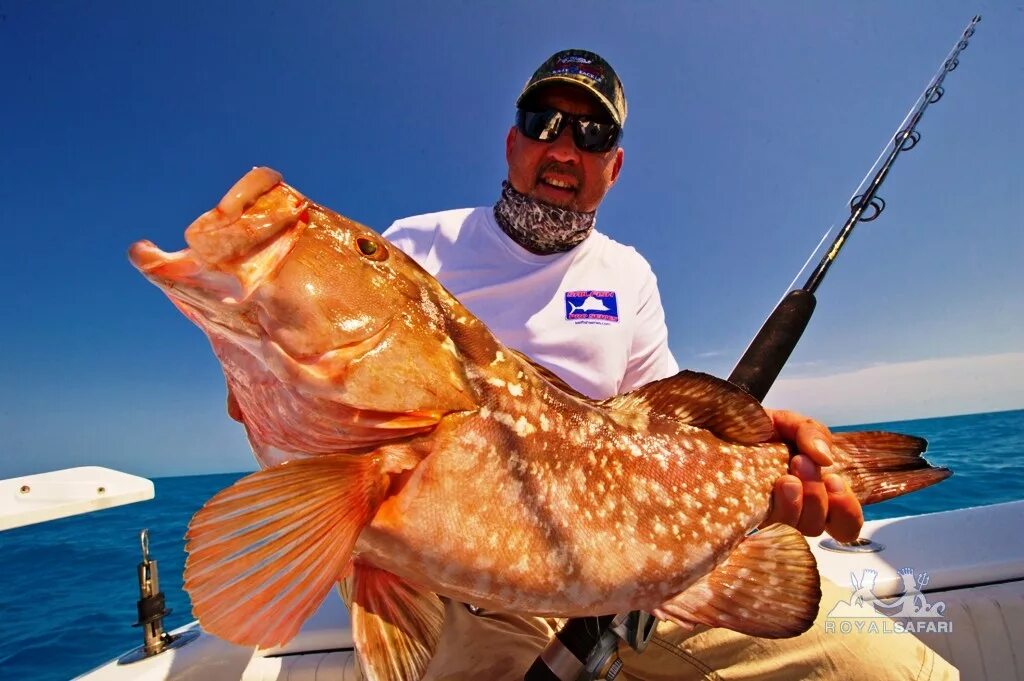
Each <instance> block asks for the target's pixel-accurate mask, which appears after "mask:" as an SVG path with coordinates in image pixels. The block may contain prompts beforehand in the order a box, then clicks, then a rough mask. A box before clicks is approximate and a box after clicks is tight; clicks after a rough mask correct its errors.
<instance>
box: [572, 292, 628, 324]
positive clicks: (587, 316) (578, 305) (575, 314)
mask: <svg viewBox="0 0 1024 681" xmlns="http://www.w3.org/2000/svg"><path fill="white" fill-rule="evenodd" d="M565 318H566V319H568V320H570V321H596V322H617V321H619V306H618V304H617V303H616V301H615V291H566V292H565Z"/></svg>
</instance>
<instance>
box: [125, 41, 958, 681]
mask: <svg viewBox="0 0 1024 681" xmlns="http://www.w3.org/2000/svg"><path fill="white" fill-rule="evenodd" d="M625 118H626V100H625V95H624V94H623V90H622V86H621V83H620V81H619V79H618V77H617V76H616V74H615V72H614V71H613V70H612V68H611V66H609V65H608V63H607V62H605V61H604V60H603V59H601V58H600V57H598V56H597V55H595V54H593V53H590V52H584V51H581V50H571V51H565V52H560V53H558V54H556V55H554V56H553V57H552V58H551V59H549V60H548V61H547V62H545V63H544V64H543V65H542V66H541V67H540V69H538V71H537V72H536V73H535V74H534V75H533V77H532V78H531V79H530V80H529V81H528V83H527V85H526V87H525V89H524V90H523V93H522V95H521V96H520V98H519V100H518V102H517V115H516V124H515V125H514V126H513V127H512V128H511V129H510V130H509V133H508V137H507V139H506V154H507V159H508V168H509V171H508V179H507V182H505V184H504V185H503V188H502V192H501V197H500V199H499V200H498V202H497V204H495V205H494V206H493V207H491V206H488V207H483V208H475V209H465V210H454V211H447V212H442V213H434V214H431V215H422V216H417V217H413V218H407V219H404V220H399V221H398V222H396V223H395V224H394V225H392V227H391V228H390V229H389V230H388V232H387V236H388V238H389V239H390V241H388V240H387V239H384V238H382V237H381V235H379V234H377V233H376V232H374V231H373V230H371V229H370V228H368V227H365V226H363V225H360V224H358V223H356V222H354V221H353V220H350V219H348V218H345V217H344V216H342V215H339V214H338V213H336V212H334V211H332V210H330V209H329V208H326V207H324V206H321V205H318V204H316V203H315V202H313V201H311V200H310V199H308V198H307V197H305V196H304V195H302V194H301V193H300V192H298V191H297V190H296V189H295V188H293V187H291V186H289V185H288V184H286V183H285V182H284V181H283V178H282V177H281V175H280V174H279V173H277V172H275V171H273V170H271V169H269V168H254V169H253V170H251V171H250V172H248V173H247V174H246V175H245V176H244V177H243V178H242V179H241V180H239V181H238V182H237V183H236V184H235V185H234V186H233V187H232V188H231V189H230V190H229V191H228V193H227V194H226V195H225V196H224V198H222V199H221V201H220V202H219V203H218V204H217V206H216V207H215V208H214V209H212V210H210V211H208V212H206V213H204V214H203V215H202V216H200V217H199V218H198V219H197V220H195V221H194V222H193V223H192V224H191V226H189V227H188V229H186V231H185V240H186V242H187V243H188V248H185V249H183V250H181V251H177V252H173V253H170V252H166V251H162V250H161V249H159V248H158V247H157V246H156V245H154V244H153V243H151V242H148V241H139V242H137V243H135V244H134V245H133V246H132V247H131V250H130V251H129V257H130V258H131V260H132V262H133V264H134V265H135V266H136V267H137V268H138V269H139V271H140V272H141V273H142V274H143V275H144V276H145V277H146V278H147V279H149V280H150V281H151V282H152V283H154V284H155V285H157V286H158V287H160V289H161V290H163V292H164V293H165V294H166V295H167V296H168V297H169V298H170V299H171V300H172V302H173V303H174V305H175V306H176V307H177V308H178V309H179V310H180V311H181V312H182V313H183V314H184V315H185V316H186V317H187V318H188V319H190V320H191V321H192V322H194V323H195V324H197V325H198V326H199V327H200V328H201V329H203V331H204V332H205V333H206V335H207V337H208V338H209V340H210V344H211V346H212V349H213V351H214V353H215V355H216V357H217V359H218V360H219V362H220V364H221V367H222V369H223V371H224V375H225V377H226V379H227V384H228V389H229V400H228V405H229V406H228V410H229V413H230V414H231V415H232V416H233V417H234V418H236V419H238V420H240V421H241V422H242V423H243V425H244V426H245V430H246V434H247V436H248V438H249V441H250V443H251V444H252V448H253V452H254V454H255V455H256V458H257V459H258V460H259V462H260V465H261V468H262V470H260V471H258V472H255V473H252V474H251V475H247V476H245V477H244V478H242V479H240V480H238V481H237V482H235V483H234V484H232V485H231V486H230V487H228V488H226V489H224V490H222V491H221V492H219V493H218V494H217V495H215V496H214V497H213V498H212V499H210V500H209V501H208V502H207V503H206V504H205V505H204V506H203V508H202V509H200V510H199V511H198V512H197V513H196V514H195V516H194V517H193V519H192V521H191V523H190V524H189V529H188V533H187V535H186V539H187V544H186V551H187V552H188V559H187V561H186V563H185V574H184V587H185V589H186V591H188V593H189V596H190V597H191V599H192V607H193V612H194V614H195V616H196V618H197V619H198V620H199V623H200V625H201V626H202V627H203V629H204V630H205V631H206V632H209V633H210V634H213V635H215V636H218V637H220V638H223V639H225V640H227V641H231V642H233V643H236V644H239V645H245V646H260V647H262V648H270V647H273V646H279V645H282V644H284V643H286V642H287V641H289V640H291V639H292V638H294V637H295V636H296V635H297V633H298V632H299V630H300V628H301V626H302V624H303V622H305V621H306V620H307V619H308V618H309V617H310V616H311V615H312V614H313V613H314V612H315V611H316V609H317V607H318V606H319V604H320V603H322V602H323V600H324V599H325V598H327V597H328V596H329V595H330V593H331V591H332V590H333V589H334V588H335V585H336V584H338V583H339V582H343V584H344V590H345V591H346V592H347V593H346V600H347V601H348V602H349V605H350V610H351V622H352V636H353V641H354V644H355V648H356V651H357V653H358V658H359V661H360V667H361V669H362V671H363V673H364V674H365V676H366V677H367V678H369V679H371V680H373V681H378V680H384V681H418V679H421V678H426V679H509V680H513V679H520V678H522V677H523V675H524V673H525V672H526V671H527V669H528V668H529V667H530V665H531V663H532V662H533V661H534V659H535V658H536V657H537V655H538V653H540V652H541V650H543V649H544V647H545V645H546V644H547V643H548V642H549V640H550V639H551V637H552V635H553V634H554V632H555V629H556V627H557V626H558V624H559V623H558V621H557V620H555V619H552V618H554V617H571V618H579V617H593V616H598V615H607V614H608V613H625V612H630V611H645V612H650V613H652V614H653V615H654V616H656V617H657V618H658V619H659V620H662V622H661V623H660V624H659V625H658V629H657V632H656V635H655V637H654V638H653V640H652V642H651V644H650V645H649V646H648V647H647V649H646V651H645V652H644V653H643V654H640V655H637V654H635V653H633V652H632V650H631V649H630V648H628V647H627V646H620V648H621V650H620V653H621V656H622V660H623V661H624V664H625V667H624V673H625V674H626V678H634V679H651V680H655V681H657V680H661V679H687V678H692V679H709V678H748V679H809V678H818V679H825V678H842V679H880V678H884V679H910V678H913V679H940V678H941V679H949V678H956V677H957V675H956V672H955V670H953V669H952V668H951V667H949V666H948V665H947V664H946V663H945V662H944V661H943V660H942V659H941V658H939V657H937V656H936V655H935V654H934V653H933V652H932V651H931V650H929V649H928V648H926V647H924V646H923V645H921V644H920V642H918V640H917V639H916V638H913V637H912V636H910V635H886V634H881V635H879V634H870V633H867V632H863V631H861V630H860V629H854V630H853V631H851V632H850V633H848V634H847V633H844V634H841V635H838V634H835V633H832V634H828V633H826V630H825V628H824V626H823V622H822V620H823V619H824V618H825V617H826V615H825V613H827V612H828V606H829V604H830V603H835V602H838V601H845V600H847V598H848V596H849V594H848V593H846V592H844V591H843V590H841V589H839V588H838V587H836V586H835V585H832V584H829V583H822V580H821V578H820V575H819V573H818V570H817V567H816V564H815V561H814V557H813V554H812V553H811V551H810V548H809V547H808V544H807V541H806V539H805V538H804V535H814V536H816V535H818V534H820V533H821V532H822V531H825V530H827V531H828V532H830V533H831V534H833V535H834V536H835V537H837V538H839V539H852V538H853V537H855V536H856V535H857V533H858V531H859V530H860V528H861V526H862V522H863V516H862V511H861V504H870V503H875V502H879V501H884V500H885V499H890V498H893V497H896V496H900V495H902V494H906V493H909V492H913V491H915V490H917V489H922V488H924V487H927V486H930V485H933V484H936V483H938V482H940V481H941V480H943V479H945V478H946V477H948V476H949V475H950V471H949V470H947V469H944V468H936V467H934V466H931V465H930V464H929V463H928V462H927V461H926V460H925V459H923V458H922V457H921V454H922V452H923V451H924V449H925V447H926V444H927V443H926V442H925V441H924V440H921V439H920V438H916V437H912V436H908V435H901V434H898V433H886V432H855V433H836V434H830V433H829V431H828V429H827V428H825V427H824V426H822V425H821V424H819V423H817V422H814V421H812V420H809V419H806V418H804V417H802V416H800V415H798V414H794V413H791V412H773V413H770V414H769V413H768V412H766V411H765V410H764V408H763V407H762V406H761V405H760V403H759V402H758V401H757V400H756V399H755V398H754V397H752V396H751V395H750V394H748V393H746V392H744V391H743V390H741V389H739V388H737V387H736V386H735V385H733V384H731V383H729V382H727V381H723V380H721V379H719V378H716V377H714V376H709V375H706V374H700V373H696V372H692V371H678V367H677V365H676V362H675V359H674V358H673V357H672V354H671V352H670V351H669V347H668V339H667V331H666V326H665V319H664V312H663V310H662V306H661V303H660V298H659V294H658V287H657V283H656V280H655V277H654V275H653V273H652V272H651V269H650V267H649V265H648V264H647V262H646V261H645V260H644V259H643V258H642V257H641V256H640V255H639V254H637V252H636V251H634V250H633V249H631V248H628V247H626V246H623V245H620V244H617V243H615V242H614V241H612V240H611V239H609V238H608V237H607V236H604V235H603V234H601V233H600V232H597V231H595V230H594V217H595V214H596V211H597V208H598V206H599V204H600V203H601V201H602V199H603V198H604V196H605V194H606V193H607V191H608V190H609V189H610V188H611V186H612V185H613V184H614V183H615V181H616V179H617V178H618V175H619V172H620V171H621V169H622V162H623V156H624V154H623V151H622V149H621V147H620V145H619V142H620V139H621V131H622V124H623V123H624V122H625ZM396 246H397V247H396ZM837 473H841V474H837ZM758 526H759V527H761V528H762V529H761V530H760V531H759V532H757V533H753V534H751V533H750V530H751V529H752V528H754V527H758ZM466 604H472V605H466ZM525 613H531V614H529V615H527V614H525ZM547 616H550V617H547ZM854 632H855V633H854Z"/></svg>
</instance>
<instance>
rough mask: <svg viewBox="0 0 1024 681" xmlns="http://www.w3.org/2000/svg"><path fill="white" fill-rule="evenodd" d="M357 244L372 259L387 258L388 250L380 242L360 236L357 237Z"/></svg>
mask: <svg viewBox="0 0 1024 681" xmlns="http://www.w3.org/2000/svg"><path fill="white" fill-rule="evenodd" d="M356 244H357V245H358V246H359V252H360V253H362V254H363V255H365V256H366V257H367V258H370V259H371V260H386V259H387V257H388V251H387V249H386V248H384V245H383V244H378V243H377V242H376V241H374V240H372V239H367V238H365V237H359V238H358V239H356Z"/></svg>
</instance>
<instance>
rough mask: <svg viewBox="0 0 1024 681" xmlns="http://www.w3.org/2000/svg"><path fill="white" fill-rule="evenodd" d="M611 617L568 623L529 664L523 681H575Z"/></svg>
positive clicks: (580, 618) (577, 618) (585, 618)
mask: <svg viewBox="0 0 1024 681" xmlns="http://www.w3.org/2000/svg"><path fill="white" fill-rule="evenodd" d="M613 619H615V616H614V615H602V616H600V617H576V618H573V619H570V620H568V621H567V622H566V623H565V626H563V627H562V628H561V629H560V630H559V631H558V633H557V634H555V636H553V637H552V639H551V641H549V642H548V646H547V648H545V649H544V651H543V652H541V654H540V655H539V656H538V657H537V659H536V660H534V661H533V665H532V666H531V667H530V669H529V670H528V671H527V672H526V675H525V676H524V677H523V679H524V681H575V679H577V678H578V677H579V675H580V672H581V671H583V666H584V665H585V664H586V662H587V658H588V657H590V653H591V651H592V650H593V649H594V648H595V647H596V646H597V644H598V641H600V640H601V635H602V634H603V633H604V631H605V629H607V628H608V625H609V624H611V622H612V620H613Z"/></svg>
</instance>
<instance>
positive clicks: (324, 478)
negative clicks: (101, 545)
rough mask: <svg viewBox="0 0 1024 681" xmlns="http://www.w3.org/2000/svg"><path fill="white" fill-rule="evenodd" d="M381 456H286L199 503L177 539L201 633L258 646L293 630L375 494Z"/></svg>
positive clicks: (335, 569)
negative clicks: (185, 555)
mask: <svg viewBox="0 0 1024 681" xmlns="http://www.w3.org/2000/svg"><path fill="white" fill-rule="evenodd" d="M386 461H387V459H386V456H385V455H379V454H376V453H375V454H364V455H360V456H354V455H347V454H335V455H330V456H320V457H315V458H311V459H303V460H296V461H291V462H288V463H285V464H281V465H279V466H274V467H273V468H268V469H266V470H263V471H259V472H258V473H253V474H252V475H248V476H246V477H244V478H242V479H241V480H239V481H238V482H236V483H235V484H233V485H232V486H231V487H228V488H227V489H225V490H222V491H221V492H219V493H218V494H216V495H215V496H214V497H213V498H212V499H210V500H209V501H208V502H206V504H205V505H204V506H203V508H202V509H200V510H199V511H198V512H197V513H196V514H195V516H193V518H192V522H191V523H189V528H188V532H187V533H186V535H185V538H186V540H187V544H186V546H185V550H186V551H187V552H188V559H187V560H186V562H185V590H186V591H188V593H189V596H191V598H192V611H193V613H194V614H195V616H196V618H197V619H198V620H199V623H200V625H202V627H203V629H205V630H206V631H208V632H210V633H211V634H213V635H215V636H217V637H219V638H223V639H225V640H227V641H231V642H232V643H237V644H239V645H248V646H251V645H258V646H260V647H263V648H267V647H271V646H275V645H281V644H283V643H285V642H287V641H288V640H290V639H291V638H292V637H293V636H295V634H296V633H298V631H299V628H300V627H301V625H302V623H303V622H304V621H305V620H306V619H307V618H308V617H309V616H310V615H311V614H312V613H313V611H314V610H315V609H316V608H317V607H318V606H319V605H320V603H321V601H323V599H324V597H325V596H326V595H327V593H328V592H329V591H330V590H331V585H332V584H334V583H335V582H336V581H337V580H338V579H339V578H340V577H341V576H342V575H343V573H344V571H345V570H346V568H347V567H348V564H349V562H350V560H351V556H352V549H353V547H354V546H355V542H356V538H357V537H358V536H359V533H360V532H361V531H362V529H363V527H365V526H366V524H367V523H369V522H370V520H371V519H372V518H373V515H374V513H376V510H377V508H378V506H379V505H380V503H381V501H382V500H383V498H384V495H385V493H386V490H387V488H388V482H389V477H388V475H387V474H386V473H385V468H384V466H385V465H386Z"/></svg>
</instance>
